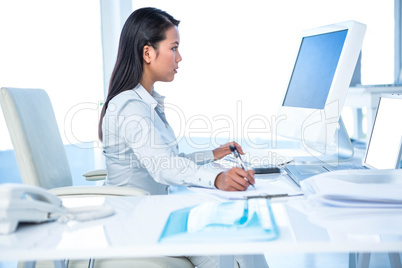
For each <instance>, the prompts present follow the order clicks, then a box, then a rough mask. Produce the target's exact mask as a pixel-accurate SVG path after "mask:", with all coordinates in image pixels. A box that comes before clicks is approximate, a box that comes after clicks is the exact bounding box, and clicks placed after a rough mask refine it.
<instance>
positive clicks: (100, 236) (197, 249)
mask: <svg viewBox="0 0 402 268" xmlns="http://www.w3.org/2000/svg"><path fill="white" fill-rule="evenodd" d="M211 199H215V197H211V196H210V195H204V194H177V195H169V196H141V197H90V198H88V197H87V198H86V200H85V202H86V203H87V204H88V201H90V202H91V203H92V204H101V203H105V204H108V205H112V206H113V207H114V208H115V209H116V214H115V215H114V216H112V217H109V218H105V219H101V220H95V221H91V222H83V223H78V222H70V223H67V224H63V223H59V222H51V223H44V224H38V225H25V226H21V227H19V229H18V230H17V232H15V233H13V234H10V235H2V236H0V260H1V261H8V260H10V261H11V260H46V259H49V258H51V259H87V258H88V257H91V258H95V259H96V258H98V259H103V258H125V257H150V256H180V255H232V254H267V253H268V254H274V253H290V252H292V253H311V252H317V253H323V252H331V253H332V252H343V253H346V252H401V251H402V228H401V230H400V231H399V232H397V233H394V234H392V233H384V234H379V233H377V232H376V231H373V232H368V233H364V232H363V233H361V232H360V233H359V231H358V230H359V228H354V230H351V231H344V230H342V228H340V229H339V230H337V229H336V228H335V229H331V228H329V229H326V228H325V226H321V227H320V226H318V225H316V224H314V223H312V222H310V220H309V219H308V217H307V216H306V215H305V214H304V213H302V212H301V211H299V210H298V207H299V206H300V205H302V204H303V202H305V201H304V198H298V199H289V200H287V201H282V202H279V201H278V202H273V203H272V209H273V213H274V215H275V219H276V222H277V225H278V227H279V232H280V236H279V238H278V239H277V240H274V241H266V242H230V243H227V242H225V241H211V242H206V243H185V244H171V243H158V238H159V235H160V233H161V231H162V229H163V227H164V224H165V222H166V219H167V218H168V215H169V214H170V212H172V211H173V210H176V209H180V208H184V207H188V206H192V205H196V204H200V203H203V202H208V201H210V200H211ZM63 202H64V204H65V205H66V206H76V205H77V204H82V203H83V200H82V197H81V198H77V197H74V198H73V197H70V198H65V199H63ZM388 220H389V219H388ZM395 220H396V221H398V224H399V226H402V219H401V217H396V218H395ZM332 227H333V226H332ZM398 256H399V255H398ZM268 262H269V259H268Z"/></svg>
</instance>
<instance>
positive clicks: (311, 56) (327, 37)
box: [282, 29, 348, 109]
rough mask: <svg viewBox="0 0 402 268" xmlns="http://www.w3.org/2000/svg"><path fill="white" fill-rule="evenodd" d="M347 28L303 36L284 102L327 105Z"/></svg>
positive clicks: (316, 106) (318, 105) (305, 106)
mask: <svg viewBox="0 0 402 268" xmlns="http://www.w3.org/2000/svg"><path fill="white" fill-rule="evenodd" d="M347 32H348V30H347V29H346V30H341V31H336V32H329V33H324V34H318V35H313V36H306V37H303V39H302V43H301V46H300V49H299V53H298V55H297V59H296V63H295V65H294V68H293V73H292V76H291V78H290V82H289V85H288V89H287V92H286V95H285V98H284V101H283V104H282V105H283V106H288V107H301V108H310V109H324V107H325V103H326V101H327V97H328V93H329V91H330V88H331V85H332V80H333V78H334V75H335V71H336V68H337V66H338V61H339V57H340V55H341V52H342V49H343V45H344V43H345V39H346V36H347Z"/></svg>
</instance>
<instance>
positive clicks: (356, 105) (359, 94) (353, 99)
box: [345, 86, 402, 139]
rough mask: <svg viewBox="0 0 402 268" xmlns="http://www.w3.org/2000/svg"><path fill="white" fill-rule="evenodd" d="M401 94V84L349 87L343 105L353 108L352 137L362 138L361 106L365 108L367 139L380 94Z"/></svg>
mask: <svg viewBox="0 0 402 268" xmlns="http://www.w3.org/2000/svg"><path fill="white" fill-rule="evenodd" d="M397 93H399V94H402V87H401V86H370V87H364V86H362V87H351V88H350V89H349V91H348V95H347V97H346V101H345V106H348V107H351V108H353V121H354V127H353V130H354V138H356V139H363V138H364V134H363V113H362V108H367V114H366V129H367V135H366V137H365V139H368V138H369V136H370V133H371V129H372V127H373V123H374V118H375V114H376V111H377V106H378V101H379V99H380V96H381V95H382V94H397Z"/></svg>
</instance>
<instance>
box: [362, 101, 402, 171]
mask: <svg viewBox="0 0 402 268" xmlns="http://www.w3.org/2000/svg"><path fill="white" fill-rule="evenodd" d="M401 117H402V99H400V98H385V97H383V98H381V99H380V103H379V105H378V109H377V115H376V118H375V122H374V125H373V129H372V133H371V137H370V141H369V143H368V146H367V153H366V157H365V161H364V162H365V164H366V165H368V166H370V167H373V168H376V169H394V168H395V167H396V166H397V165H398V164H399V163H398V162H399V161H398V160H399V150H400V147H401V140H402V124H400V122H399V118H401Z"/></svg>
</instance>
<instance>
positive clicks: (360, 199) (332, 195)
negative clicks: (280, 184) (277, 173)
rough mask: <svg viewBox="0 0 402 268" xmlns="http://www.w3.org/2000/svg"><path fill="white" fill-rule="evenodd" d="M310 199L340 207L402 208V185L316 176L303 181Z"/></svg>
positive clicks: (303, 186)
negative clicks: (355, 181) (357, 181)
mask: <svg viewBox="0 0 402 268" xmlns="http://www.w3.org/2000/svg"><path fill="white" fill-rule="evenodd" d="M301 187H302V189H303V191H304V192H305V194H306V195H308V197H309V199H311V200H315V201H319V202H321V203H324V204H327V205H331V206H339V207H361V208H363V207H370V208H402V194H401V193H402V184H396V183H361V182H359V183H354V182H350V181H343V180H340V179H334V178H331V176H325V175H324V176H315V177H312V178H310V179H307V180H305V181H302V183H301Z"/></svg>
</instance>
